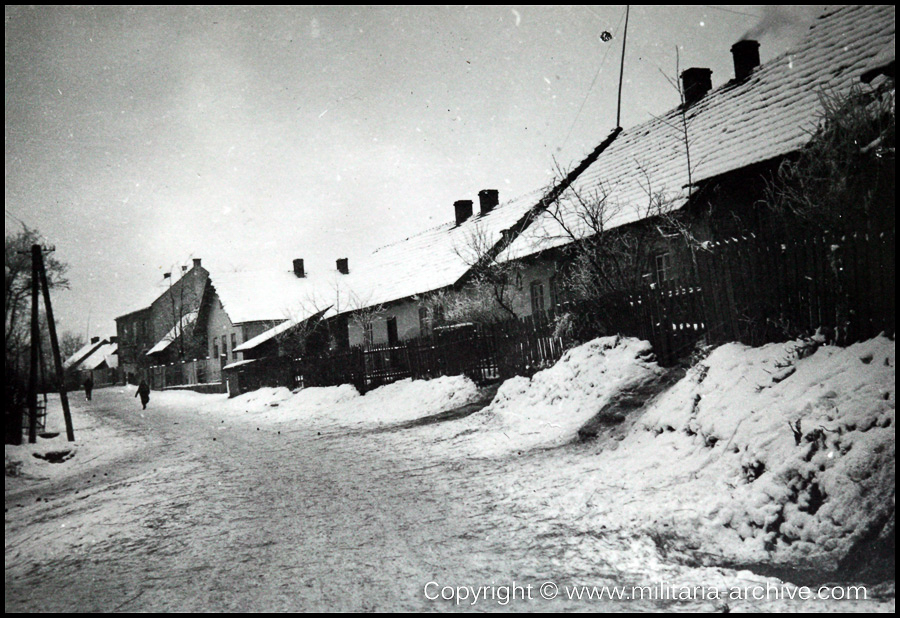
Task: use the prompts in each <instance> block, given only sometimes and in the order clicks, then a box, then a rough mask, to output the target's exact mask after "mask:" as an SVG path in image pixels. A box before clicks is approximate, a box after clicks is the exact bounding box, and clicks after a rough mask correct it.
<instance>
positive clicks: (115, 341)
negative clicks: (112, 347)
mask: <svg viewBox="0 0 900 618" xmlns="http://www.w3.org/2000/svg"><path fill="white" fill-rule="evenodd" d="M118 341H119V338H118V337H117V336H115V335H113V336H112V337H110V338H109V342H110V343H117V342H118Z"/></svg>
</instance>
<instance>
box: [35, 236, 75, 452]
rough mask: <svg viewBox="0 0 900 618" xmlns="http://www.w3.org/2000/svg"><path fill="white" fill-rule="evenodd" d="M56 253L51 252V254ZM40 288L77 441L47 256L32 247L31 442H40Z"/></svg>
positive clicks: (59, 379) (61, 397)
mask: <svg viewBox="0 0 900 618" xmlns="http://www.w3.org/2000/svg"><path fill="white" fill-rule="evenodd" d="M52 250H53V249H48V251H52ZM38 286H40V287H41V288H43V293H44V309H45V310H46V312H47V328H48V329H49V330H50V347H51V348H52V349H53V364H54V365H55V366H56V380H57V382H58V383H59V400H60V403H62V409H63V416H64V417H65V421H66V437H67V438H68V440H69V442H74V441H75V430H74V429H73V428H72V414H71V412H70V410H69V396H68V394H67V393H66V380H65V372H64V371H63V366H62V358H61V357H60V355H59V339H58V338H57V336H56V322H55V321H54V320H53V305H52V304H51V303H50V286H49V285H47V271H46V269H45V268H44V253H43V250H42V249H41V246H40V245H32V246H31V374H30V375H29V378H28V412H29V419H28V420H29V428H28V441H29V442H36V441H37V435H36V434H37V352H38V349H39V346H40V345H41V336H40V326H39V323H38Z"/></svg>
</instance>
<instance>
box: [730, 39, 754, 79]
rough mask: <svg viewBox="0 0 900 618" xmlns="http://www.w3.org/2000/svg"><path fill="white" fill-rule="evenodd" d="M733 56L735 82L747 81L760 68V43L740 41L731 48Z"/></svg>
mask: <svg viewBox="0 0 900 618" xmlns="http://www.w3.org/2000/svg"><path fill="white" fill-rule="evenodd" d="M731 56H732V57H733V58H734V79H735V81H742V80H744V79H747V78H748V77H750V74H751V73H753V69H755V68H756V67H758V66H759V41H754V40H752V39H747V40H744V41H738V42H737V43H735V44H734V45H732V46H731Z"/></svg>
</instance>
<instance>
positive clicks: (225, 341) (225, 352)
mask: <svg viewBox="0 0 900 618" xmlns="http://www.w3.org/2000/svg"><path fill="white" fill-rule="evenodd" d="M222 356H225V357H226V358H227V357H228V339H227V338H226V337H225V335H222Z"/></svg>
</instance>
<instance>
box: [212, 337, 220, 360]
mask: <svg viewBox="0 0 900 618" xmlns="http://www.w3.org/2000/svg"><path fill="white" fill-rule="evenodd" d="M213 358H216V359H218V358H219V340H218V339H213Z"/></svg>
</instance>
